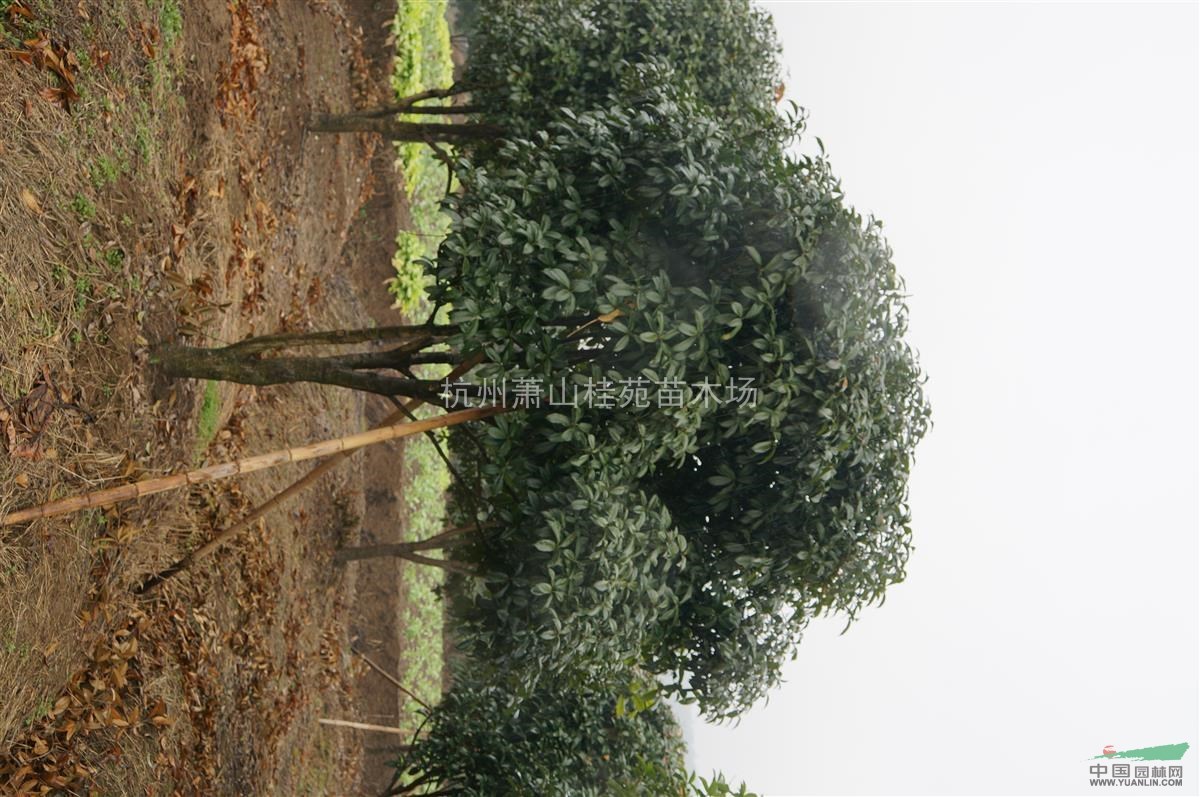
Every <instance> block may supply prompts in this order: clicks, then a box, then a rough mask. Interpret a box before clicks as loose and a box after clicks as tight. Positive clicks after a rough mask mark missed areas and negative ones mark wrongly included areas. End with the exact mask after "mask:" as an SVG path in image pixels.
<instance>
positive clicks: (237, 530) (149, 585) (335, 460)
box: [133, 355, 483, 595]
mask: <svg viewBox="0 0 1200 797" xmlns="http://www.w3.org/2000/svg"><path fill="white" fill-rule="evenodd" d="M482 360H483V358H482V357H481V356H480V355H475V356H474V357H471V358H470V359H468V360H467V361H466V362H463V363H460V364H459V365H458V366H456V367H455V368H454V369H453V370H452V371H450V373H448V374H447V375H446V379H447V380H448V381H449V380H454V379H457V378H458V377H460V376H462V375H463V374H465V373H467V372H468V371H470V370H471V369H472V368H474V367H475V366H476V365H478V364H479V363H480V362H481V361H482ZM420 403H421V400H420V399H409V400H408V401H406V402H404V403H403V404H402V405H400V409H398V410H396V411H395V412H393V413H392V414H391V415H389V416H387V417H386V418H384V419H383V423H381V424H379V426H377V427H375V428H376V429H382V428H385V427H388V426H395V425H396V424H398V423H401V422H403V421H404V419H405V418H406V417H407V413H408V412H411V411H412V410H414V409H416V407H417V405H419V404H420ZM353 454H354V452H353V451H339V452H338V453H336V454H334V455H333V456H332V457H330V458H329V459H327V460H325V461H324V462H322V463H321V464H320V465H317V466H316V467H315V468H313V469H312V470H311V471H309V472H308V473H307V474H306V475H305V476H302V477H301V478H299V479H297V480H296V481H294V482H292V483H291V485H290V486H288V487H287V488H285V489H284V490H282V491H281V492H278V493H276V494H275V495H274V497H272V498H270V499H268V500H267V501H265V502H264V503H261V504H259V505H258V506H256V507H255V508H254V509H251V510H250V511H249V512H247V513H246V515H245V516H244V517H242V519H241V520H239V521H238V522H236V523H234V524H233V525H232V526H230V527H229V528H227V529H225V530H224V531H222V532H220V533H218V534H216V535H214V536H213V538H212V539H211V540H209V541H208V542H206V543H204V544H203V545H201V546H200V547H199V548H197V549H196V550H194V551H192V552H191V553H189V554H187V555H186V556H184V557H183V558H182V559H180V560H179V561H178V562H176V563H175V564H173V565H171V566H170V567H168V568H167V569H166V570H163V571H161V572H158V573H155V574H154V575H152V576H150V577H149V578H147V579H146V580H145V581H143V582H142V583H141V584H140V585H138V586H137V587H135V588H134V590H133V591H134V594H137V595H142V594H145V593H147V592H151V591H153V590H154V589H156V588H158V587H159V586H160V585H161V584H162V583H163V582H164V581H166V580H167V579H169V578H171V577H172V576H174V575H176V574H178V573H181V572H183V571H184V570H187V569H188V568H189V567H191V566H192V565H194V564H195V563H196V562H198V561H200V560H201V559H204V558H205V557H207V556H210V555H211V554H212V553H213V552H214V551H216V550H217V549H218V548H220V547H221V546H222V545H224V544H225V543H227V542H229V541H230V540H232V539H233V538H234V537H236V536H237V535H238V534H241V533H242V532H243V531H245V530H246V529H247V528H249V527H250V525H251V524H252V523H254V522H255V521H257V520H258V519H259V518H261V517H263V516H265V515H266V514H267V513H268V512H270V511H271V510H272V509H274V508H275V507H277V506H279V505H280V504H282V503H283V502H284V501H286V500H287V499H289V498H291V497H292V496H294V495H296V494H298V493H300V492H302V491H303V490H304V489H305V488H307V487H308V486H309V485H311V484H312V483H313V482H315V481H316V480H317V479H319V478H321V477H322V476H324V475H325V474H326V473H328V472H329V471H331V470H333V469H334V468H336V467H337V466H338V465H339V464H341V462H342V461H343V460H346V459H349V458H350V457H351V456H353Z"/></svg>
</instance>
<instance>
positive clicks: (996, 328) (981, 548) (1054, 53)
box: [693, 2, 1200, 795]
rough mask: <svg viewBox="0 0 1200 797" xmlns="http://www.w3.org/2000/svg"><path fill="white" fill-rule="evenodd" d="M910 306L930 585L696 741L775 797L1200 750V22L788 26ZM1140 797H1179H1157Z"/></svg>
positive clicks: (789, 52)
mask: <svg viewBox="0 0 1200 797" xmlns="http://www.w3.org/2000/svg"><path fill="white" fill-rule="evenodd" d="M765 5H767V7H769V8H770V10H771V11H772V12H773V13H774V15H775V18H776V21H777V23H778V27H779V32H780V37H781V39H782V40H783V46H784V59H785V61H786V65H787V69H788V72H789V74H788V76H787V96H788V97H789V98H790V99H793V100H795V101H796V102H798V103H799V104H801V105H803V106H805V107H806V108H808V109H809V112H810V125H809V129H810V132H811V133H812V134H814V135H818V136H820V137H821V138H822V139H823V141H824V142H825V145H826V149H827V150H828V152H829V153H830V156H831V159H832V162H833V166H834V168H835V171H836V172H837V173H838V174H839V175H840V176H841V177H842V179H843V184H844V187H845V190H846V195H847V197H848V198H849V200H850V201H851V202H852V203H853V204H854V205H856V206H857V207H858V208H859V209H860V210H861V211H863V212H864V213H870V214H874V215H876V216H878V217H879V218H881V219H883V220H884V223H885V230H886V232H887V234H888V238H889V240H890V241H891V244H892V246H893V248H894V249H895V253H896V256H895V259H896V262H897V264H898V266H899V268H900V271H901V272H902V273H903V275H904V276H905V278H906V280H907V283H908V287H909V289H910V292H911V294H912V298H911V300H910V302H909V304H910V308H911V316H912V325H911V340H912V342H913V343H914V344H915V345H916V347H917V348H918V349H919V350H920V352H921V358H922V363H923V365H924V367H925V369H926V370H927V372H928V374H929V379H930V381H929V385H928V390H929V395H930V397H931V400H932V402H933V407H934V424H935V425H934V429H933V432H932V433H931V434H930V436H929V437H928V438H927V439H926V440H925V442H924V443H923V444H922V446H921V447H920V449H919V450H918V452H917V456H918V459H917V464H916V470H915V473H914V475H913V479H912V507H913V517H914V532H915V542H916V546H917V548H916V551H915V553H914V556H913V558H912V561H911V563H910V567H909V578H908V581H906V582H905V583H904V584H902V585H900V586H898V587H896V588H894V589H893V590H892V592H891V593H890V594H889V597H888V600H887V603H886V605H885V606H884V607H883V608H882V609H879V608H875V609H872V610H870V611H868V612H867V614H866V615H865V617H864V618H863V620H862V621H861V622H859V623H858V624H856V626H855V627H853V628H852V629H851V630H850V631H849V632H848V633H847V634H846V635H845V636H840V637H839V636H838V632H840V631H841V628H842V623H840V622H837V621H830V622H827V623H820V624H818V625H816V626H814V627H813V628H812V629H811V631H810V633H809V634H808V636H807V638H806V639H805V642H804V644H803V645H802V647H801V651H800V656H799V658H798V660H797V661H795V662H793V663H792V664H791V665H789V667H788V668H787V670H786V673H787V679H788V683H787V684H786V685H785V686H784V687H783V688H782V689H781V690H779V691H778V692H777V693H775V694H774V695H773V696H772V698H771V700H770V702H769V704H768V705H767V706H766V707H765V708H760V709H757V710H755V711H753V712H751V713H750V714H748V715H747V716H746V717H745V718H744V720H743V721H742V722H741V724H740V725H739V726H737V727H724V728H716V729H714V728H709V727H704V728H698V729H697V731H696V737H697V738H696V740H695V745H694V748H693V754H694V757H695V759H696V761H697V764H698V766H699V767H700V768H701V770H702V771H704V770H707V769H711V768H720V769H723V770H725V772H726V773H728V774H732V775H734V776H736V777H739V778H744V779H745V780H747V781H748V783H749V784H750V785H751V786H752V787H753V788H755V789H757V790H759V791H760V792H765V793H767V794H770V795H799V794H996V793H1000V794H1058V793H1075V794H1086V793H1089V792H1092V793H1104V792H1106V791H1112V790H1105V789H1099V788H1092V787H1090V786H1089V785H1088V782H1087V779H1088V774H1087V768H1088V765H1089V763H1090V762H1087V761H1086V759H1087V758H1088V757H1089V756H1093V755H1097V754H1099V753H1100V751H1101V748H1102V747H1103V746H1104V745H1106V744H1113V745H1116V747H1117V748H1118V749H1122V748H1124V749H1128V748H1137V747H1148V746H1153V745H1160V744H1167V743H1175V742H1183V741H1186V742H1189V743H1190V744H1191V745H1192V750H1191V751H1190V752H1189V753H1188V754H1187V756H1186V757H1185V758H1184V760H1183V762H1182V764H1183V765H1184V768H1185V770H1184V774H1185V779H1186V785H1185V787H1184V788H1182V789H1179V788H1175V789H1171V790H1164V791H1163V793H1171V794H1196V793H1197V792H1196V783H1197V781H1198V780H1200V755H1198V751H1197V749H1196V747H1197V745H1198V744H1200V732H1198V712H1197V704H1198V695H1197V684H1198V682H1200V668H1198V644H1200V642H1198V628H1200V619H1198V617H1197V607H1198V604H1200V591H1198V587H1197V584H1198V579H1197V573H1198V569H1200V568H1198V546H1197V538H1198V530H1200V518H1198V513H1197V484H1198V480H1200V474H1198V469H1197V453H1198V446H1197V441H1198V437H1197V432H1198V428H1197V414H1198V412H1197V410H1198V392H1197V384H1198V378H1197V377H1198V371H1197V363H1198V361H1200V356H1198V355H1200V352H1198V346H1197V340H1198V327H1197V290H1198V279H1197V274H1198V271H1200V247H1198V234H1200V233H1198V226H1197V225H1198V219H1200V202H1198V193H1200V192H1198V185H1200V182H1198V175H1200V164H1198V160H1197V149H1198V147H1200V121H1198V119H1200V113H1198V103H1200V99H1198V97H1200V85H1198V78H1197V76H1198V74H1200V57H1198V45H1197V41H1198V33H1197V31H1198V24H1200V19H1198V13H1197V5H1196V4H1175V5H1151V4H1148V3H1142V4H1138V5H1111V4H1107V5H1096V4H1070V5H1066V4H1064V5H1040V4H1038V5H1035V4H1018V3H1005V4H999V3H997V4H963V5H956V4H907V3H906V4H899V3H897V4H866V3H863V4H859V3H783V2H773V3H766V4H765ZM1137 793H1147V794H1149V793H1154V791H1153V790H1150V789H1142V790H1139V791H1137Z"/></svg>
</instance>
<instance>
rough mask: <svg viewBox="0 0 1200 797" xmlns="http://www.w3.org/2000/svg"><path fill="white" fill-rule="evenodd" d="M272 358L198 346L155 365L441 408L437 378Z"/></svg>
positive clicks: (199, 375) (169, 350) (162, 352)
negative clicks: (309, 385)
mask: <svg viewBox="0 0 1200 797" xmlns="http://www.w3.org/2000/svg"><path fill="white" fill-rule="evenodd" d="M356 356H357V357H364V355H347V357H346V358H345V359H343V358H339V357H268V358H259V357H257V356H255V355H247V354H246V353H245V352H244V351H240V350H238V349H236V348H233V347H230V348H224V349H202V348H196V347H192V346H176V345H164V346H159V347H158V348H157V349H155V350H154V352H153V354H152V355H151V362H153V363H155V364H157V365H158V366H159V367H160V368H162V370H163V373H164V374H166V375H167V376H171V377H176V378H192V379H215V380H218V381H222V382H237V383H239V384H243V385H259V386H262V385H283V384H290V383H292V382H316V383H318V384H323V385H337V386H338V387H348V388H351V389H353V390H363V391H366V392H368V393H378V394H379V395H382V396H407V397H409V398H419V399H421V400H422V401H424V402H426V403H429V404H434V405H437V406H441V404H442V402H441V399H440V398H439V394H440V393H441V383H440V382H437V381H436V380H424V379H404V378H401V377H395V376H388V375H386V374H380V373H375V372H372V371H360V370H355V369H354V367H352V365H351V364H350V363H352V362H353V360H352V359H350V358H353V357H356Z"/></svg>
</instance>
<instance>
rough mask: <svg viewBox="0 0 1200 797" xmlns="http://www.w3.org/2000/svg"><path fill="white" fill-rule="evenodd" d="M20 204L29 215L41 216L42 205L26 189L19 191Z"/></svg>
mask: <svg viewBox="0 0 1200 797" xmlns="http://www.w3.org/2000/svg"><path fill="white" fill-rule="evenodd" d="M21 204H22V205H24V206H25V207H26V208H28V209H29V212H30V213H33V214H35V215H38V216H40V215H42V203H41V202H39V201H38V198H37V197H36V196H34V193H33V192H32V191H30V190H29V189H28V188H22V189H21Z"/></svg>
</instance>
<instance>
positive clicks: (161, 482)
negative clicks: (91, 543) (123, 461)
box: [0, 407, 503, 526]
mask: <svg viewBox="0 0 1200 797" xmlns="http://www.w3.org/2000/svg"><path fill="white" fill-rule="evenodd" d="M502 411H503V408H501V407H477V408H475V409H470V410H462V411H461V412H452V413H449V414H448V415H442V416H439V417H437V418H428V419H426V420H423V421H416V422H410V423H401V424H396V425H395V426H387V427H383V428H380V429H374V430H371V431H369V432H359V433H358V434H352V435H348V436H346V437H338V438H335V439H333V440H322V441H320V442H317V443H309V444H308V445H304V446H297V447H295V448H284V449H280V450H278V451H271V452H269V453H266V454H258V455H256V456H253V457H247V458H246V459H240V460H235V461H233V462H222V463H220V464H217V465H209V466H207V467H204V468H198V469H197V470H193V471H188V472H187V473H177V474H175V475H173V476H163V477H160V478H157V479H146V480H144V481H140V482H134V483H133V484H123V485H121V486H119V487H110V488H108V489H105V490H97V491H96V492H92V493H85V494H83V495H77V496H74V497H72V498H64V499H61V500H59V501H50V502H49V503H45V504H42V505H40V506H35V507H32V508H30V509H22V510H20V511H18V512H13V513H11V514H8V515H6V516H5V517H4V518H2V519H0V526H13V525H16V524H17V523H26V522H28V521H30V520H38V519H41V518H48V517H55V516H57V515H68V514H71V513H72V512H78V511H80V510H83V509H95V508H98V507H103V506H109V505H111V504H115V503H118V502H120V501H129V500H132V499H134V498H141V497H143V496H146V495H153V494H155V493H162V492H166V491H168V490H175V489H178V488H180V487H188V486H190V485H193V484H203V483H204V482H210V481H216V480H218V479H225V478H228V477H230V476H240V475H242V474H246V473H253V472H254V471H258V470H265V469H267V468H273V467H275V466H277V465H282V464H284V463H287V462H302V461H304V460H307V459H316V458H318V457H326V456H329V455H330V454H337V453H340V452H344V451H353V450H355V449H358V448H363V447H364V446H369V445H373V444H375V443H382V442H383V441H385V440H395V439H397V438H400V437H409V436H411V435H415V434H421V433H422V432H426V431H428V430H430V429H441V428H443V427H447V426H456V425H457V424H460V423H466V422H467V421H475V420H479V419H481V418H487V417H490V416H492V415H495V414H497V413H499V412H502Z"/></svg>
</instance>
